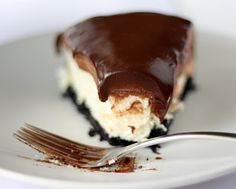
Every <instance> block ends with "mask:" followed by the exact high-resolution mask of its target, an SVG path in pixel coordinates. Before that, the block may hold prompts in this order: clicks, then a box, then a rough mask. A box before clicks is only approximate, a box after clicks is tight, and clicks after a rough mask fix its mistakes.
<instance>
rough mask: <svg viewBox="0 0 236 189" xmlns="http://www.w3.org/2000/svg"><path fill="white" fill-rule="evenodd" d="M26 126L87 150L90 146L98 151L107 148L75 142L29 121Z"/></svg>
mask: <svg viewBox="0 0 236 189" xmlns="http://www.w3.org/2000/svg"><path fill="white" fill-rule="evenodd" d="M25 127H26V128H28V129H30V130H32V131H35V132H36V133H39V132H40V133H43V134H44V135H49V136H50V137H54V138H55V139H57V140H62V141H63V142H66V143H68V144H69V145H72V146H77V147H79V148H84V149H85V150H87V149H88V148H89V149H93V150H94V151H96V152H97V151H100V150H104V149H106V148H101V147H96V148H94V146H90V145H86V144H82V143H79V144H78V143H77V142H74V141H72V140H70V139H66V138H64V137H61V136H59V135H56V134H53V133H50V132H48V131H45V130H42V129H40V128H38V127H35V126H33V125H31V124H28V123H25Z"/></svg>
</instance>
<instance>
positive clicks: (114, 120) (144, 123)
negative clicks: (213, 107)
mask: <svg viewBox="0 0 236 189" xmlns="http://www.w3.org/2000/svg"><path fill="white" fill-rule="evenodd" d="M65 56H66V65H65V66H64V67H63V68H61V69H60V71H59V76H60V86H61V89H62V90H63V91H65V90H66V89H67V87H68V86H71V87H72V88H73V89H74V91H75V93H76V94H77V103H78V104H81V103H83V102H84V103H85V105H86V106H87V107H88V108H89V110H90V111H91V114H92V116H93V117H94V118H95V119H96V120H97V121H98V122H99V124H100V125H101V127H102V128H103V129H104V130H105V131H106V132H107V133H108V135H109V136H110V137H120V138H122V139H124V140H128V141H142V140H145V139H146V138H147V137H148V136H149V134H150V132H151V130H152V129H153V128H154V127H155V128H160V129H162V130H164V131H166V127H165V126H164V125H162V124H161V123H160V119H159V118H158V117H156V116H155V115H154V114H153V113H152V112H151V108H150V104H149V99H148V98H140V97H138V96H133V95H129V96H127V97H124V98H123V99H119V100H118V99H116V97H113V96H109V98H108V100H107V101H106V102H101V101H100V100H99V97H98V91H97V86H96V84H95V81H94V79H93V77H92V76H91V75H90V73H88V72H86V71H84V70H82V69H80V68H79V66H78V64H77V63H76V61H75V60H74V58H73V57H72V54H71V53H70V52H65ZM183 80H184V79H183V78H182V79H181V81H180V82H181V85H182V86H184V83H185V81H183ZM166 118H167V119H171V118H172V115H171V114H170V113H168V114H167V115H166Z"/></svg>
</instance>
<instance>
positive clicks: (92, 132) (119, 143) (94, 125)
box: [63, 78, 195, 146]
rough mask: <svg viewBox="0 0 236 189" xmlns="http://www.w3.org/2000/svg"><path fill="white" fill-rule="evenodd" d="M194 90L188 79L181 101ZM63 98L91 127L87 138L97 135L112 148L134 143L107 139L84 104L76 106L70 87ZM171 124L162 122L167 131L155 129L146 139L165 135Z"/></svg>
mask: <svg viewBox="0 0 236 189" xmlns="http://www.w3.org/2000/svg"><path fill="white" fill-rule="evenodd" d="M194 89H195V85H194V83H193V79H192V78H188V80H187V83H186V85H185V88H184V92H183V94H182V96H181V100H183V99H185V98H186V96H187V94H188V93H189V92H191V91H192V90H194ZM63 96H64V97H67V98H70V99H71V100H72V102H73V103H74V105H75V106H76V108H77V110H78V111H79V112H80V113H82V114H83V115H84V117H85V118H86V119H87V120H88V121H89V122H90V124H91V125H92V128H91V129H90V131H89V133H88V134H89V136H91V137H92V136H95V135H97V134H98V135H99V136H100V140H101V141H103V140H106V141H108V143H109V144H110V145H112V146H127V145H129V144H132V143H134V142H133V141H127V140H123V139H121V138H120V137H109V136H108V134H107V133H106V132H105V130H104V129H103V128H102V127H101V126H100V124H99V123H98V122H97V121H96V120H95V119H94V118H93V116H92V115H91V113H90V110H89V109H88V108H87V107H86V105H85V104H84V103H82V104H78V103H77V102H76V94H75V92H74V90H73V88H72V87H68V88H67V90H66V92H65V93H64V95H63ZM172 122H173V119H171V120H166V119H165V120H164V121H163V125H165V127H166V128H167V131H166V132H164V131H163V130H162V129H158V128H155V129H153V130H152V131H151V133H150V135H149V137H148V138H153V137H157V136H161V135H166V134H167V133H168V131H169V127H170V125H171V123H172Z"/></svg>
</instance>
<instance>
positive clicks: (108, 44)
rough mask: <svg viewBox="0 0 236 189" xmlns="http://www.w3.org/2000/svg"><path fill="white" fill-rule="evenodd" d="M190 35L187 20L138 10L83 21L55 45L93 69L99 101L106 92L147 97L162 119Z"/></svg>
mask: <svg viewBox="0 0 236 189" xmlns="http://www.w3.org/2000/svg"><path fill="white" fill-rule="evenodd" d="M191 36H192V24H191V23H190V22H189V21H187V20H185V19H182V18H178V17H174V16H167V15H162V14H157V13H145V12H139V13H128V14H120V15H113V16H103V17H94V18H91V19H87V20H85V21H83V22H81V23H79V24H77V25H75V26H73V27H71V28H69V29H68V30H66V31H65V32H64V33H63V34H61V35H59V37H58V40H57V47H58V48H59V47H60V46H61V45H63V46H65V47H66V48H68V49H69V50H71V51H72V53H73V55H74V58H75V59H76V61H77V63H78V64H79V65H80V67H81V68H82V69H84V70H86V71H88V72H90V73H91V75H92V76H93V78H94V80H95V82H96V84H97V87H98V93H99V98H100V100H101V101H106V100H107V98H108V96H109V95H118V96H126V95H129V94H134V95H139V96H145V97H148V98H149V99H150V102H151V107H152V112H154V113H155V114H156V115H157V116H158V117H159V118H160V119H161V120H163V118H164V116H165V114H166V112H167V110H168V108H169V105H170V102H171V100H172V97H173V91H174V88H175V84H176V78H177V77H178V76H179V74H180V73H181V68H182V66H183V64H184V63H185V60H186V58H187V56H189V55H188V54H189V51H191V46H192V37H191ZM190 53H191V52H190Z"/></svg>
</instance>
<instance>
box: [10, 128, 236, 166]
mask: <svg viewBox="0 0 236 189" xmlns="http://www.w3.org/2000/svg"><path fill="white" fill-rule="evenodd" d="M14 136H15V137H16V138H17V139H18V140H20V141H21V142H24V143H26V144H28V145H30V146H31V147H33V148H35V149H37V150H38V151H40V152H42V153H46V154H47V155H50V157H53V158H56V159H58V160H63V161H64V162H65V164H66V163H67V162H73V165H76V166H77V167H82V168H93V167H101V166H105V165H112V164H115V163H116V162H117V160H118V159H120V158H122V157H124V156H126V155H128V154H130V153H131V152H134V151H136V150H139V149H141V148H144V147H148V146H153V145H157V144H162V143H165V142H171V141H176V140H184V139H215V140H226V141H233V142H236V133H227V132H207V131H202V132H182V133H175V134H169V135H165V136H160V137H155V138H151V139H147V140H145V141H142V142H137V143H134V144H132V145H129V146H126V147H111V148H100V147H95V146H89V145H86V144H81V143H78V142H74V141H72V140H69V139H66V138H63V137H61V136H58V135H55V134H53V133H50V132H47V131H45V130H42V129H40V128H37V127H35V126H32V125H30V124H25V126H24V127H21V128H20V129H19V130H18V131H17V132H16V133H15V134H14Z"/></svg>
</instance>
